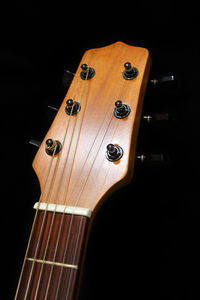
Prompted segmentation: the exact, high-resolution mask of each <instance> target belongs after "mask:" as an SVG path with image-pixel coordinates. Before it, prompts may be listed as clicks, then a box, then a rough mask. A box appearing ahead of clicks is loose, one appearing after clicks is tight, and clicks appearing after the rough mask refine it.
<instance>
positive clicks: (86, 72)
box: [80, 64, 95, 80]
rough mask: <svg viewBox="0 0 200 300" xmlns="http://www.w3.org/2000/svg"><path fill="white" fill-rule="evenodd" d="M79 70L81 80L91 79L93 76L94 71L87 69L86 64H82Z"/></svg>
mask: <svg viewBox="0 0 200 300" xmlns="http://www.w3.org/2000/svg"><path fill="white" fill-rule="evenodd" d="M81 70H82V71H81V73H80V76H81V79H83V80H88V79H91V78H92V77H94V75H95V70H94V69H93V68H91V67H89V66H88V65H87V64H82V65H81Z"/></svg>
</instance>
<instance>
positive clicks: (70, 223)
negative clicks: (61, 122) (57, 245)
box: [55, 81, 124, 300]
mask: <svg viewBox="0 0 200 300" xmlns="http://www.w3.org/2000/svg"><path fill="white" fill-rule="evenodd" d="M123 85H124V81H123ZM112 105H113V104H112ZM108 111H109V110H108ZM112 119H113V114H112V115H111V118H110V120H109V123H108V125H107V130H108V128H109V126H110V123H111V121H112ZM115 120H116V119H115ZM117 123H118V122H117ZM107 130H106V132H105V133H104V136H103V139H102V142H101V144H100V146H99V149H98V151H97V154H96V156H95V159H94V161H93V163H92V165H91V168H90V171H89V174H88V176H87V179H88V178H89V175H90V172H91V170H92V167H93V165H94V162H95V160H96V157H97V155H98V153H99V150H100V148H101V146H102V143H103V141H104V138H105V136H106V133H107ZM115 130H116V129H115ZM95 139H96V138H95ZM87 157H88V156H87ZM84 165H85V164H84ZM82 170H83V168H82ZM80 173H82V172H80ZM80 176H81V175H80ZM87 179H86V182H85V184H84V186H83V188H82V190H81V192H80V196H81V193H82V191H83V189H84V187H85V185H86V183H87ZM72 193H73V192H72ZM80 196H79V198H80ZM79 198H78V199H77V201H76V203H75V207H76V206H77V204H78V201H79ZM74 212H75V211H74ZM73 216H74V214H72V218H71V221H70V226H69V231H68V232H69V234H70V231H71V226H72V221H73ZM80 229H81V225H80V226H79V231H80ZM77 245H78V239H77ZM66 252H67V244H66V246H65V252H64V256H63V261H64V258H65V256H66ZM76 252H77V247H75V252H74V253H75V254H74V259H73V264H74V263H75V258H76ZM62 271H63V268H62V270H61V272H60V275H59V283H58V285H57V293H56V294H58V290H59V286H60V280H61V275H62ZM70 273H71V274H70V281H71V279H72V270H71V271H70ZM69 286H70V284H68V289H69ZM55 300H56V299H55Z"/></svg>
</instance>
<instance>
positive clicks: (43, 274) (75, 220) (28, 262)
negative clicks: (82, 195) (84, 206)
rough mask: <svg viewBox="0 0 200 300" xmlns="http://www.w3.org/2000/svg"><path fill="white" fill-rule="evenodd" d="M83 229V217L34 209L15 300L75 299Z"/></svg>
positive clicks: (84, 235)
mask: <svg viewBox="0 0 200 300" xmlns="http://www.w3.org/2000/svg"><path fill="white" fill-rule="evenodd" d="M52 210H53V209H52ZM87 228H88V217H87V216H84V215H75V214H68V213H61V212H57V211H55V210H53V211H48V210H46V209H45V210H37V212H36V216H35V221H34V225H33V230H32V234H31V238H30V241H29V245H28V249H27V253H26V256H25V259H24V265H23V268H22V273H21V277H20V280H19V285H18V289H17V293H16V297H15V300H22V299H23V300H26V299H27V300H34V299H48V300H50V299H52V300H64V299H68V300H72V299H75V297H76V295H77V292H78V291H77V285H78V280H79V274H80V269H81V263H82V255H83V249H84V246H85V244H86V243H85V241H86V233H87Z"/></svg>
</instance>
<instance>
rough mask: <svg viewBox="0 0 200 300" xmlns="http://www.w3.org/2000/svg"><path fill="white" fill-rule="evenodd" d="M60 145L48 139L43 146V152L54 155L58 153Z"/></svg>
mask: <svg viewBox="0 0 200 300" xmlns="http://www.w3.org/2000/svg"><path fill="white" fill-rule="evenodd" d="M61 148H62V145H61V143H60V142H59V141H56V140H52V139H48V140H46V144H45V151H46V153H47V154H48V155H51V156H52V155H56V154H57V153H59V152H60V150H61Z"/></svg>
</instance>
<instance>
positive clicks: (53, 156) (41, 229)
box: [16, 104, 74, 300]
mask: <svg viewBox="0 0 200 300" xmlns="http://www.w3.org/2000/svg"><path fill="white" fill-rule="evenodd" d="M73 105H74V104H73ZM72 109H73V106H72ZM71 112H72V110H71ZM70 119H71V113H70V116H69V121H68V123H67V126H66V132H67V131H68V126H69V123H70ZM56 149H57V145H56V147H55V149H54V151H53V155H52V157H51V163H50V166H49V169H48V172H47V176H46V181H45V183H44V188H43V191H42V193H41V195H40V199H39V202H38V205H37V209H36V213H35V218H34V222H33V226H32V231H31V234H30V238H29V243H28V247H27V251H26V255H25V259H24V265H25V262H26V259H27V254H28V251H29V247H30V242H31V239H32V234H33V230H34V227H35V221H36V219H37V215H38V211H39V207H40V203H41V200H42V197H43V194H44V191H45V189H46V184H47V180H48V177H49V174H50V170H51V167H52V162H53V160H54V158H57V161H56V167H55V168H54V173H55V171H56V170H57V167H58V163H59V160H60V155H59V156H58V157H56V156H55V153H56ZM61 151H62V150H61ZM61 153H62V152H61ZM61 153H60V154H61ZM53 180H54V176H53V177H52V180H51V182H50V188H49V191H48V194H47V195H49V192H50V190H51V185H52V181H53ZM47 199H49V197H48V196H47ZM48 205H49V201H48V202H47V206H46V210H45V211H44V216H43V220H42V225H41V228H40V233H39V238H38V243H37V246H36V250H35V255H34V259H33V263H32V268H31V272H30V274H29V279H28V285H27V289H26V293H25V298H24V300H25V299H26V298H27V294H28V290H29V286H30V280H31V276H32V273H33V267H34V263H35V257H36V255H37V251H38V247H39V243H40V236H41V233H42V231H43V226H44V220H45V217H46V213H47V210H48ZM23 269H24V266H23ZM23 269H22V273H23ZM22 273H21V278H22ZM20 281H21V280H20ZM19 285H20V283H19ZM19 285H18V290H19ZM17 294H18V293H17ZM17 294H16V297H17Z"/></svg>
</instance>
